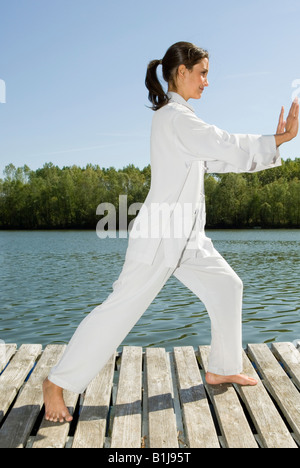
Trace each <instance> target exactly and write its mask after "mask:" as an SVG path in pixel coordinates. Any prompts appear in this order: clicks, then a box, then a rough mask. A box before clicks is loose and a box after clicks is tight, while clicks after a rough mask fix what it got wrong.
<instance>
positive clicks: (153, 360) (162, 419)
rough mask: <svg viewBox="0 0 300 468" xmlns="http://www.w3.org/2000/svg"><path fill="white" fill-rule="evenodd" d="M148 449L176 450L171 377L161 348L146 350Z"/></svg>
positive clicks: (176, 441) (176, 439)
mask: <svg viewBox="0 0 300 468" xmlns="http://www.w3.org/2000/svg"><path fill="white" fill-rule="evenodd" d="M146 361H147V393H148V401H147V405H148V418H149V447H150V448H178V438H177V427H176V418H175V414H174V407H173V401H172V384H171V376H170V372H169V369H168V365H167V361H166V352H165V350H164V349H163V348H147V349H146Z"/></svg>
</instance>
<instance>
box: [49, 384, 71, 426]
mask: <svg viewBox="0 0 300 468" xmlns="http://www.w3.org/2000/svg"><path fill="white" fill-rule="evenodd" d="M43 394H44V403H45V418H46V419H47V421H53V422H58V421H59V422H61V423H62V422H64V421H67V422H70V421H72V419H73V418H72V416H71V415H70V413H69V411H68V408H67V407H66V405H65V402H64V398H63V389H62V388H61V387H58V386H57V385H55V384H54V383H52V382H50V380H48V379H46V380H45V381H44V383H43Z"/></svg>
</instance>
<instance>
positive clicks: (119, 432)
mask: <svg viewBox="0 0 300 468" xmlns="http://www.w3.org/2000/svg"><path fill="white" fill-rule="evenodd" d="M142 358H143V349H142V348H140V347H136V346H126V347H124V348H123V352H122V361H121V369H120V376H119V383H118V393H117V400H116V406H115V416H114V420H113V430H112V437H111V447H112V448H141V437H142V434H141V430H142Z"/></svg>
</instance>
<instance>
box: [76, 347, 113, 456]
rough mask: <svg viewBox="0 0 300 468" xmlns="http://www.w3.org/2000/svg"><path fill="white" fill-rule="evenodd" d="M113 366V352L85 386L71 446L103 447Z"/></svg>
mask: <svg viewBox="0 0 300 468" xmlns="http://www.w3.org/2000/svg"><path fill="white" fill-rule="evenodd" d="M114 368H115V354H114V355H113V356H112V357H111V358H110V359H109V361H108V362H107V364H106V365H105V366H104V368H103V369H102V371H101V372H99V374H98V375H97V376H96V377H95V378H94V379H93V380H92V382H91V383H90V384H89V386H88V387H87V389H86V392H85V395H84V400H83V404H82V408H81V411H80V415H79V420H78V423H77V427H76V431H75V435H74V439H73V444H72V448H103V446H104V442H105V430H106V422H107V416H108V411H109V404H110V399H111V392H112V385H113V376H114Z"/></svg>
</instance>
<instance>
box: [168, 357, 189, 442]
mask: <svg viewBox="0 0 300 468" xmlns="http://www.w3.org/2000/svg"><path fill="white" fill-rule="evenodd" d="M166 358H167V366H168V370H169V373H170V377H171V388H172V393H171V396H172V400H173V408H174V412H175V418H176V427H177V439H178V446H179V448H181V447H183V448H186V447H187V442H186V437H185V432H184V427H183V417H182V411H181V404H180V398H179V392H178V388H177V376H176V369H175V368H176V365H175V359H174V353H173V352H166Z"/></svg>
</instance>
